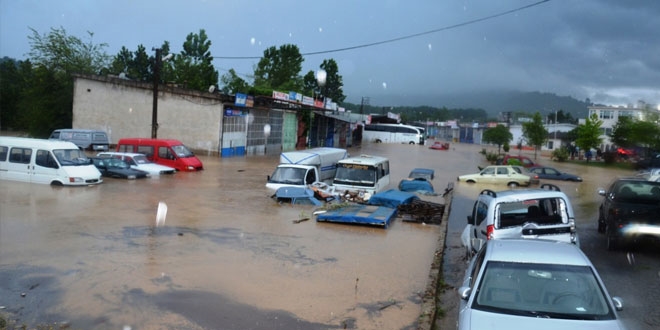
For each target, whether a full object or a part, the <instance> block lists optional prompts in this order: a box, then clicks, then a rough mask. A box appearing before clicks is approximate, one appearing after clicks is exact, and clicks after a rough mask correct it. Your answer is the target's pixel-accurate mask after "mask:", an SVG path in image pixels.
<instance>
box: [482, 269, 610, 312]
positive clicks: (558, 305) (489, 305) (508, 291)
mask: <svg viewBox="0 0 660 330" xmlns="http://www.w3.org/2000/svg"><path fill="white" fill-rule="evenodd" d="M484 267H485V268H484V271H483V275H482V277H481V280H480V282H479V284H478V289H477V290H476V295H477V296H476V297H475V299H474V302H473V304H472V308H474V309H477V310H483V311H491V312H498V313H503V314H512V315H529V316H532V317H539V315H547V316H548V317H552V318H555V319H571V320H573V319H576V318H579V319H581V320H612V319H614V318H615V315H614V311H613V310H612V309H611V307H610V305H609V304H608V298H607V296H606V294H605V292H604V291H603V289H602V287H601V286H600V285H599V282H598V280H597V278H596V275H595V273H594V272H593V271H592V269H591V268H590V267H589V266H587V265H561V264H540V263H519V262H502V261H488V262H487V263H486V265H485V266H484ZM529 288H535V290H530V289H529ZM525 312H528V314H527V313H525Z"/></svg>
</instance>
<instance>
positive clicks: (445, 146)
mask: <svg viewBox="0 0 660 330" xmlns="http://www.w3.org/2000/svg"><path fill="white" fill-rule="evenodd" d="M429 149H435V150H449V143H447V142H440V141H435V142H433V144H432V145H431V146H430V147H429Z"/></svg>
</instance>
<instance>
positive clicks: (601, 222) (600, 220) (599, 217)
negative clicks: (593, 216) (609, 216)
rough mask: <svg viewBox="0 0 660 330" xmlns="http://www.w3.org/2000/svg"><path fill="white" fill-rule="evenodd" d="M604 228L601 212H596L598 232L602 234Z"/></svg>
mask: <svg viewBox="0 0 660 330" xmlns="http://www.w3.org/2000/svg"><path fill="white" fill-rule="evenodd" d="M605 228H606V225H605V219H604V218H603V215H602V214H601V212H598V232H599V233H601V234H602V233H604V232H605Z"/></svg>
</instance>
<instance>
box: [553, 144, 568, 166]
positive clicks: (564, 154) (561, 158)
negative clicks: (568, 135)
mask: <svg viewBox="0 0 660 330" xmlns="http://www.w3.org/2000/svg"><path fill="white" fill-rule="evenodd" d="M568 155H569V154H568V149H567V148H566V147H561V148H559V149H555V150H553V151H552V157H551V159H552V160H556V161H558V162H565V161H566V160H567V159H568Z"/></svg>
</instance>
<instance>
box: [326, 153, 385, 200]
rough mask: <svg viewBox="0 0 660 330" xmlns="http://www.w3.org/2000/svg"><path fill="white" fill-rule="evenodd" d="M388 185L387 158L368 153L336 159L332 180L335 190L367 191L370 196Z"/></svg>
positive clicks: (340, 191) (339, 191)
mask: <svg viewBox="0 0 660 330" xmlns="http://www.w3.org/2000/svg"><path fill="white" fill-rule="evenodd" d="M389 185H390V161H389V159H387V158H385V157H380V156H370V155H360V156H358V157H351V158H346V159H342V160H340V161H338V162H337V171H336V172H335V178H334V180H333V181H332V186H333V189H334V191H335V192H338V193H343V192H345V191H349V192H353V193H355V192H357V193H360V192H362V193H368V194H369V195H370V196H373V195H374V194H375V193H378V192H381V191H383V190H385V189H387V188H388V186H389ZM370 196H369V197H370ZM367 199H368V198H367Z"/></svg>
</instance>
